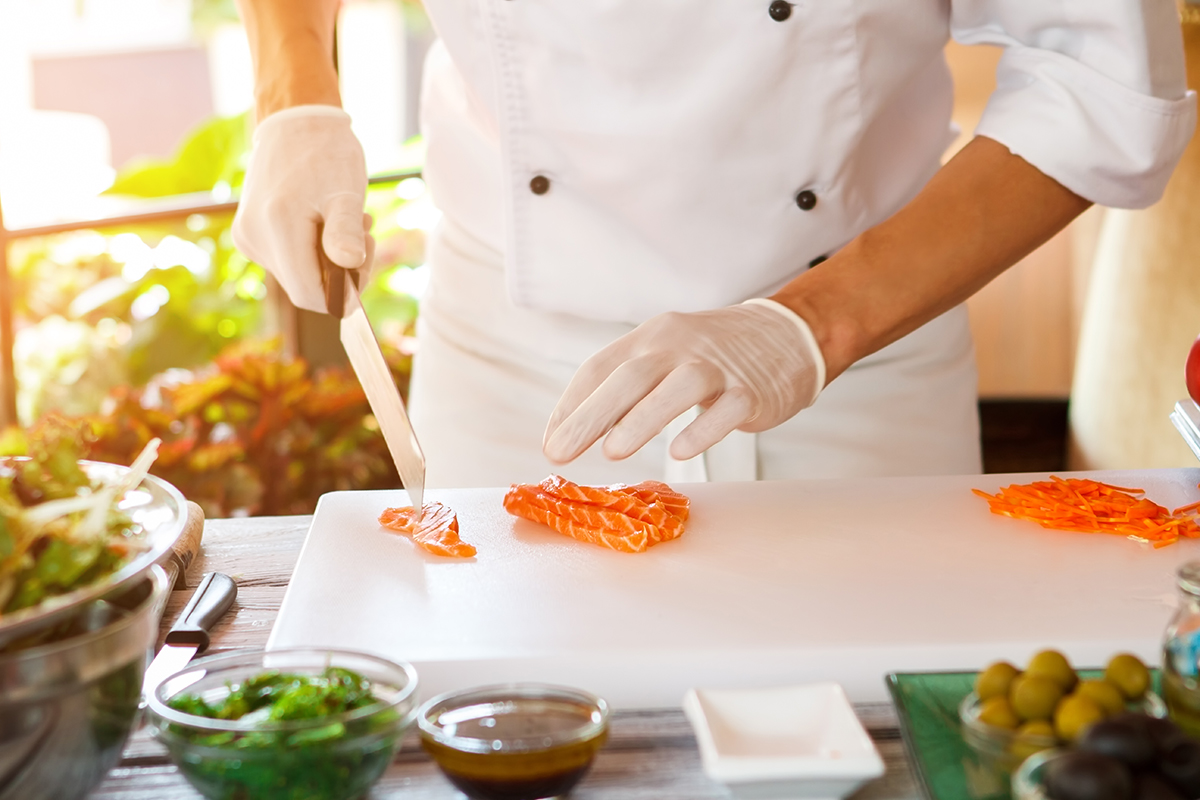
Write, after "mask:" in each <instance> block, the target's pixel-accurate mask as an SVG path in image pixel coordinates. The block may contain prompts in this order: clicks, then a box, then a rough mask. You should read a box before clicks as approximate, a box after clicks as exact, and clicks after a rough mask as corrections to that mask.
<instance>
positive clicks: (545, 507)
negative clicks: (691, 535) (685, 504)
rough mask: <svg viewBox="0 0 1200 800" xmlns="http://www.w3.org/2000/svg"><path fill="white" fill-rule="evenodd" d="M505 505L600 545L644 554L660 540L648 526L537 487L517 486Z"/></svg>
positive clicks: (522, 515) (505, 498)
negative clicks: (562, 497) (571, 500)
mask: <svg viewBox="0 0 1200 800" xmlns="http://www.w3.org/2000/svg"><path fill="white" fill-rule="evenodd" d="M504 508H505V509H506V510H507V511H508V512H509V513H510V514H512V515H514V516H518V517H524V518H525V519H529V520H533V521H534V522H540V523H542V524H543V525H548V526H550V527H551V528H553V529H554V530H556V531H558V532H559V533H562V534H566V535H567V536H570V537H572V538H574V539H578V540H580V541H581V542H588V543H590V544H598V545H600V546H602V547H607V548H609V549H611V550H619V551H621V552H623V553H641V552H643V551H645V550H646V548H648V547H649V546H650V545H651V544H654V543H655V542H657V541H658V539H657V538H651V533H650V529H649V528H648V527H646V526H643V527H642V528H640V529H639V528H636V527H635V526H633V525H630V524H626V523H629V522H631V520H629V519H628V517H625V518H623V519H624V523H622V521H621V520H622V517H621V515H620V514H616V513H613V512H608V513H605V512H604V510H602V509H597V508H595V507H591V508H589V507H587V506H583V505H575V504H572V503H569V502H567V501H565V500H562V499H561V498H557V497H554V496H553V495H550V494H547V493H545V492H543V491H541V490H540V489H539V488H538V487H537V486H530V485H521V486H514V487H512V488H511V489H510V490H509V491H508V494H506V495H505V496H504Z"/></svg>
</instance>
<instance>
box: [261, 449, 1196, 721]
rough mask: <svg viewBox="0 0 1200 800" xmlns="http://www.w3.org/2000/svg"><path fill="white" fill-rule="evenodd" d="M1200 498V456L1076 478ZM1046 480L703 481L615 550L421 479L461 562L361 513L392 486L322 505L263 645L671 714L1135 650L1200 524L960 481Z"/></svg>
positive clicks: (1154, 634) (869, 692)
mask: <svg viewBox="0 0 1200 800" xmlns="http://www.w3.org/2000/svg"><path fill="white" fill-rule="evenodd" d="M1074 474H1076V475H1085V474H1086V475H1089V476H1094V477H1097V478H1099V479H1102V480H1106V481H1109V482H1112V483H1116V484H1118V485H1121V486H1135V487H1140V488H1144V489H1146V490H1147V492H1148V496H1149V497H1150V499H1152V500H1154V501H1156V502H1158V503H1160V504H1162V505H1165V506H1167V507H1168V508H1174V507H1176V506H1181V505H1184V504H1186V503H1191V502H1194V501H1196V500H1200V490H1198V489H1197V483H1198V482H1200V469H1175V470H1145V471H1131V472H1098V473H1074ZM1044 477H1045V476H1044V475H983V476H979V475H976V476H955V477H937V478H887V479H873V480H826V481H772V482H760V483H712V484H690V485H681V486H677V487H676V488H677V489H679V490H681V491H683V492H684V493H686V494H688V495H689V496H690V497H691V499H692V511H691V519H690V520H689V521H688V524H687V529H686V532H685V533H684V535H683V537H682V538H680V539H678V540H675V541H672V542H667V543H664V544H661V545H658V546H655V547H652V548H651V549H650V550H649V551H647V552H645V553H641V554H626V553H616V552H611V551H608V550H606V549H603V548H600V547H596V546H593V545H587V544H583V543H581V542H577V541H575V540H573V539H570V538H568V537H565V536H562V535H560V534H558V533H555V532H554V531H552V530H550V529H549V528H546V527H544V526H541V525H538V524H535V523H532V522H528V521H525V520H519V519H516V518H514V517H511V516H510V515H509V514H508V513H507V512H505V510H504V508H503V506H502V505H501V498H502V497H503V495H504V490H503V489H459V490H444V491H438V490H430V491H428V492H427V493H426V498H427V501H428V500H437V501H441V502H444V503H446V504H448V505H449V506H451V507H452V508H453V509H454V510H455V511H457V513H458V519H459V524H460V527H461V532H462V537H463V539H464V540H466V541H468V542H470V543H472V544H474V545H475V546H476V547H477V548H478V549H479V554H478V556H477V557H476V558H474V559H470V560H462V561H460V560H454V559H448V558H439V557H437V556H432V555H429V554H427V553H425V552H424V551H422V550H420V549H418V548H417V547H415V546H414V545H413V543H412V542H411V541H410V540H409V539H408V538H406V537H404V536H400V535H397V534H394V533H390V532H387V531H386V530H384V529H382V528H380V527H379V525H378V523H377V522H376V518H377V517H378V515H379V513H380V512H381V511H382V510H383V509H384V508H385V507H387V506H396V505H404V504H406V503H407V496H406V494H405V493H404V492H402V491H375V492H335V493H331V494H327V495H325V496H323V497H322V498H321V501H320V504H319V505H318V507H317V511H316V515H315V516H314V518H313V523H312V527H311V529H310V531H309V534H308V538H307V540H306V541H305V544H304V549H303V550H302V552H301V554H300V559H299V563H298V564H297V566H296V571H295V574H294V575H293V577H292V581H291V584H290V585H289V587H288V591H287V594H286V596H285V597H284V600H283V605H282V608H281V609H280V612H279V617H278V619H277V621H276V623H275V627H274V630H273V631H272V633H271V638H270V641H269V643H268V647H269V648H277V647H286V646H298V645H316V646H322V647H347V648H354V649H359V650H366V651H370V652H376V653H378V654H381V655H384V656H388V657H392V658H398V659H403V660H407V661H410V662H411V663H413V664H414V666H415V667H416V668H417V673H418V676H419V680H420V684H421V694H422V696H424V697H426V698H428V697H430V696H432V695H433V694H435V693H439V692H442V691H445V690H448V689H452V688H459V687H465V686H473V685H479V684H486V683H498V682H507V681H518V680H538V681H551V682H555V683H563V684H568V685H573V686H578V687H580V688H584V689H588V690H590V691H593V692H595V693H597V694H600V695H601V696H604V697H605V698H607V699H608V701H609V702H610V703H612V704H613V705H614V706H615V707H661V706H677V705H679V704H680V702H681V701H682V698H683V694H684V692H685V690H686V689H687V688H688V687H691V686H703V687H751V686H768V685H779V684H787V683H795V682H807V681H821V680H833V681H837V682H839V683H841V684H842V685H843V686H844V687H845V688H846V690H847V692H848V693H849V695H850V696H851V698H852V699H854V700H856V701H869V700H880V699H883V698H885V697H886V691H885V686H884V676H885V674H886V673H887V672H889V671H913V670H936V669H978V668H980V667H982V666H983V665H985V664H987V663H989V662H991V661H993V660H995V659H997V658H1002V657H1003V658H1008V659H1012V660H1014V661H1016V662H1023V661H1024V660H1026V659H1027V658H1028V657H1029V656H1030V655H1031V654H1032V653H1033V652H1035V651H1036V650H1038V649H1041V648H1043V647H1047V646H1054V647H1058V648H1060V649H1062V650H1063V651H1064V652H1066V653H1067V655H1068V656H1069V657H1071V659H1072V660H1073V662H1074V663H1075V664H1076V665H1077V666H1095V665H1102V664H1103V663H1104V662H1105V661H1106V660H1107V659H1108V657H1109V656H1111V655H1112V654H1114V653H1115V652H1117V651H1122V650H1126V651H1132V652H1134V653H1136V654H1138V655H1139V656H1141V657H1142V658H1143V659H1145V660H1147V662H1149V663H1153V664H1157V663H1158V661H1159V656H1158V647H1159V641H1160V637H1161V635H1162V631H1163V628H1164V626H1165V624H1166V622H1167V620H1168V617H1169V616H1170V613H1171V610H1172V604H1173V600H1174V593H1175V582H1174V571H1175V569H1176V567H1177V566H1178V565H1179V564H1180V563H1182V562H1184V561H1187V560H1190V559H1200V540H1185V541H1181V542H1180V543H1179V544H1175V545H1172V546H1169V547H1165V548H1162V549H1159V550H1154V549H1152V548H1150V547H1147V546H1144V545H1140V544H1138V543H1135V542H1133V541H1130V540H1128V539H1125V538H1123V537H1118V536H1111V535H1100V534H1079V533H1065V532H1059V531H1050V530H1044V529H1042V528H1040V527H1038V526H1037V525H1035V524H1033V523H1031V522H1025V521H1018V520H1013V519H1008V518H1006V517H1000V516H996V515H993V514H992V513H991V512H990V511H989V510H988V507H987V503H986V502H985V501H984V500H983V499H981V498H979V497H976V496H975V495H973V494H972V493H971V488H972V487H978V488H981V489H984V490H986V491H989V492H990V491H995V490H996V489H997V488H998V487H1000V486H1002V485H1007V484H1009V483H1014V482H1020V483H1026V482H1029V481H1031V480H1035V479H1041V478H1044Z"/></svg>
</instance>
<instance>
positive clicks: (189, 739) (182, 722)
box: [146, 648, 417, 800]
mask: <svg viewBox="0 0 1200 800" xmlns="http://www.w3.org/2000/svg"><path fill="white" fill-rule="evenodd" d="M327 667H342V668H345V669H348V670H352V671H354V672H356V673H358V674H360V675H362V676H363V677H364V678H366V679H367V680H369V681H370V682H371V692H372V693H373V694H374V695H375V696H376V697H377V698H378V699H379V700H380V702H379V703H377V704H375V705H370V706H364V707H363V708H358V709H355V710H353V711H347V712H344V713H341V714H336V715H331V716H327V717H321V718H318V719H312V720H295V721H287V722H265V723H253V722H250V723H247V722H245V721H243V720H220V719H211V718H209V717H202V716H197V715H194V714H188V713H185V712H183V711H177V710H176V709H173V708H171V707H170V706H169V705H168V702H169V701H170V700H171V699H172V698H173V697H175V696H176V695H178V694H180V693H182V692H188V693H190V694H197V695H199V696H201V697H202V698H204V700H206V701H207V702H209V703H210V704H211V703H216V702H220V700H222V699H223V698H224V697H225V696H227V695H228V694H229V693H230V692H231V691H233V690H234V689H235V688H237V687H238V686H239V685H240V684H242V683H243V682H244V681H246V680H247V679H249V678H252V677H254V676H255V675H259V674H261V673H263V672H266V671H278V672H289V673H299V674H305V675H319V674H320V673H321V672H323V671H324V670H325V669H326V668H327ZM416 691H417V673H416V671H415V670H414V669H413V667H412V665H410V664H406V663H402V662H394V661H388V660H386V659H383V658H379V657H377V656H373V655H368V654H366V653H358V652H354V651H348V650H321V649H314V648H284V649H279V650H271V651H266V652H264V651H249V652H247V651H240V652H234V653H229V654H224V655H218V656H210V657H207V658H201V659H197V660H196V661H193V662H191V664H189V665H188V666H187V668H186V669H183V670H181V671H179V672H177V673H175V674H174V675H172V676H171V677H169V678H167V679H166V680H164V681H163V682H162V683H161V684H159V686H158V688H157V689H155V691H154V692H153V693H152V694H151V696H150V697H148V698H147V709H146V716H147V721H148V723H149V725H150V728H151V730H152V731H153V733H154V735H155V738H157V739H158V741H160V742H161V743H162V744H164V745H165V746H166V748H167V750H168V752H169V754H170V756H171V760H172V761H173V762H174V763H175V765H176V766H177V767H178V768H179V771H180V772H182V773H183V775H184V777H185V778H187V780H188V782H189V783H191V784H192V786H193V787H194V788H195V789H196V791H198V792H200V794H202V795H204V796H205V797H207V798H228V797H253V798H255V800H283V799H284V798H289V799H290V798H295V797H301V796H303V797H321V798H324V799H325V800H348V798H353V797H358V796H359V795H361V794H363V793H365V792H366V791H367V789H369V788H370V787H371V785H372V784H374V783H375V781H377V780H378V779H379V777H380V776H381V775H382V774H383V772H384V770H386V769H387V766H388V764H390V763H391V761H392V758H393V757H394V756H395V754H396V751H397V749H398V748H399V746H400V740H401V739H402V738H403V736H404V733H405V731H406V730H408V729H409V728H410V727H411V726H412V723H413V721H414V720H415V718H416V706H417V701H416Z"/></svg>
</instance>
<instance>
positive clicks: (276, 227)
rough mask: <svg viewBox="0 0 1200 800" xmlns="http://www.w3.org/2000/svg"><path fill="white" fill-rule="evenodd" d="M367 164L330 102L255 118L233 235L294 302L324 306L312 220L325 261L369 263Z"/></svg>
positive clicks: (366, 267) (350, 266) (346, 122)
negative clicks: (365, 205) (319, 232)
mask: <svg viewBox="0 0 1200 800" xmlns="http://www.w3.org/2000/svg"><path fill="white" fill-rule="evenodd" d="M366 193H367V164H366V159H365V158H364V157H363V150H362V145H361V144H359V142H358V139H357V138H356V137H355V136H354V133H353V132H352V131H351V130H350V115H349V114H347V113H346V112H345V111H343V110H342V109H340V108H337V107H336V106H323V105H305V106H294V107H292V108H287V109H284V110H283V111H277V112H275V113H274V114H272V115H270V116H269V117H267V118H266V119H264V120H263V121H262V122H261V123H259V125H258V128H257V129H256V130H255V131H254V147H253V149H252V150H251V152H250V163H249V165H248V166H247V168H246V180H245V183H244V185H243V188H242V199H241V202H240V203H239V204H238V210H237V215H236V216H235V217H234V220H233V242H234V244H235V245H237V248H238V250H240V251H241V252H242V254H243V255H245V256H246V257H247V258H249V259H250V260H252V261H256V262H258V263H259V264H262V266H263V267H264V268H265V269H267V271H269V272H270V273H271V274H272V275H274V276H275V278H276V280H278V281H279V284H280V285H281V286H282V287H283V289H284V291H285V292H287V294H288V297H290V298H291V300H292V302H293V303H294V304H295V305H296V306H298V307H299V308H307V309H309V310H310V311H320V312H324V311H326V308H325V293H324V289H323V288H322V284H321V270H320V267H319V266H318V263H317V252H316V247H317V224H318V223H319V222H322V221H323V222H324V223H325V231H324V234H323V235H322V244H323V245H324V247H325V253H326V255H328V256H329V259H330V261H332V262H333V263H334V264H337V265H338V266H341V267H345V268H346V269H356V268H360V267H361V268H363V269H364V270H367V271H369V269H370V267H371V262H372V260H373V257H374V249H375V242H374V240H373V239H372V238H371V236H370V234H369V231H370V229H371V217H370V215H368V214H364V213H363V203H364V202H365V200H366Z"/></svg>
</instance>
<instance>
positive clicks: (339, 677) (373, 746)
mask: <svg viewBox="0 0 1200 800" xmlns="http://www.w3.org/2000/svg"><path fill="white" fill-rule="evenodd" d="M227 689H228V694H226V695H225V696H224V697H221V698H220V699H219V700H209V699H206V698H205V697H203V696H201V695H199V694H188V693H184V694H179V695H176V696H175V697H173V698H172V699H171V700H170V702H169V703H168V705H169V706H170V707H171V708H173V709H175V710H176V711H182V712H183V713H185V714H192V715H194V716H199V717H205V718H208V719H214V720H237V721H239V722H242V723H246V730H239V731H212V730H203V729H201V727H200V726H196V727H190V726H186V725H178V724H170V725H168V726H167V735H166V736H165V737H163V740H164V742H165V743H166V744H167V747H168V748H169V749H170V750H171V751H172V753H173V754H174V755H175V756H176V758H175V760H176V763H177V764H178V765H179V768H180V770H181V771H182V772H183V773H184V775H185V777H187V779H188V780H189V781H190V782H191V783H192V785H193V786H195V787H196V788H197V789H198V790H199V791H200V792H201V794H203V795H204V796H205V797H209V798H227V799H228V800H236V799H240V798H255V800H337V798H350V797H357V796H359V795H360V794H362V793H363V792H365V791H366V790H367V788H369V787H370V786H371V784H373V783H374V782H375V781H376V780H377V779H378V778H379V776H380V775H381V774H382V773H383V771H384V770H385V769H387V765H388V764H389V763H391V760H392V758H393V756H394V755H395V753H396V750H397V748H398V746H399V740H400V736H401V734H402V733H403V728H404V720H403V719H402V718H401V716H400V714H399V713H398V712H397V711H395V710H394V709H392V708H391V707H389V706H387V705H385V704H382V703H381V701H380V700H379V698H377V697H376V696H375V695H374V694H373V693H372V691H371V683H370V681H369V680H367V679H366V678H364V677H363V676H362V675H359V674H358V673H356V672H353V671H351V670H348V669H343V668H341V667H328V668H326V669H325V670H324V671H323V672H321V673H320V674H316V675H305V674H294V673H288V672H279V671H266V672H262V673H260V674H258V675H255V676H253V677H251V678H249V679H247V680H245V681H243V682H242V683H241V684H240V685H232V684H227ZM375 705H379V706H380V709H379V711H377V712H376V713H374V714H370V713H368V714H366V715H365V716H361V717H359V718H357V719H353V720H349V721H346V720H342V719H338V717H341V716H343V715H345V714H346V712H350V711H355V710H357V709H361V708H366V707H368V706H375ZM326 719H328V724H319V723H320V722H321V720H326ZM288 723H292V724H288ZM304 723H314V724H304ZM256 725H261V726H262V727H261V728H259V729H256V728H255V726H256Z"/></svg>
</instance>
